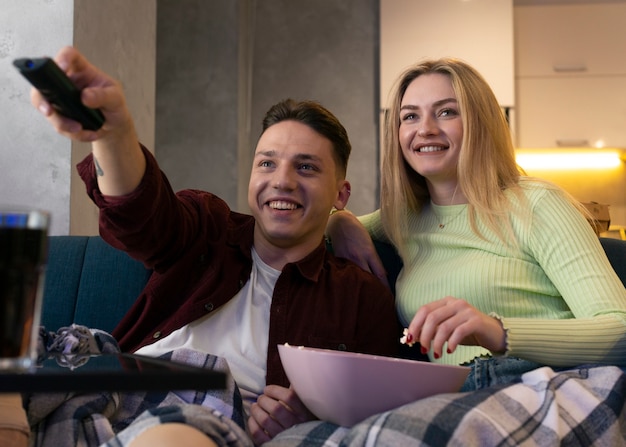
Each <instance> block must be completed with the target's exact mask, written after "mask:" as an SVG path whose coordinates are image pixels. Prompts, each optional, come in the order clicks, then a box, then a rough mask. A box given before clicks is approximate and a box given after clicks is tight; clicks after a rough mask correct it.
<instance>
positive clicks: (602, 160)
mask: <svg viewBox="0 0 626 447" xmlns="http://www.w3.org/2000/svg"><path fill="white" fill-rule="evenodd" d="M620 156H621V153H620V152H619V151H618V150H546V149H535V150H524V149H518V150H517V155H516V159H517V164H518V165H520V166H521V167H522V168H523V169H525V170H530V171H532V170H550V171H554V170H574V169H611V168H617V167H618V166H619V165H620V164H621V163H622V160H621V158H620Z"/></svg>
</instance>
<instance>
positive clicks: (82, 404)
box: [24, 326, 252, 447]
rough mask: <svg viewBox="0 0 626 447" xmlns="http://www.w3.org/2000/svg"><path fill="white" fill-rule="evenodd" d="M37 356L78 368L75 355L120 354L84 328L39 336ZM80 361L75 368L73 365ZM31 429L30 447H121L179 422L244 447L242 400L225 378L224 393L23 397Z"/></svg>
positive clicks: (206, 359)
mask: <svg viewBox="0 0 626 447" xmlns="http://www.w3.org/2000/svg"><path fill="white" fill-rule="evenodd" d="M39 350H40V355H45V354H46V353H47V352H62V353H65V354H66V362H67V365H66V366H68V367H71V368H76V367H80V366H81V365H80V361H84V359H83V357H78V356H76V357H74V355H75V354H85V353H92V354H93V353H100V352H103V353H113V352H119V348H118V346H117V343H116V342H115V340H114V339H113V337H111V336H110V335H109V334H108V333H106V332H102V331H97V330H89V329H87V328H85V327H83V326H71V327H68V328H62V329H60V330H59V331H57V332H54V333H52V332H46V331H45V330H43V329H42V330H41V331H40V338H39ZM74 358H76V359H81V360H80V361H79V362H78V363H76V362H74V361H73V359H74ZM161 358H166V359H170V360H173V361H177V362H182V363H186V364H189V365H193V366H198V367H202V368H210V369H217V370H221V371H226V372H228V364H227V363H226V361H225V360H224V359H222V358H220V357H215V356H212V355H208V354H202V353H198V352H196V351H191V350H182V349H181V350H176V351H175V352H171V353H169V354H167V355H164V356H162V357H161ZM24 403H25V407H26V410H27V415H28V419H29V423H30V426H31V437H30V446H31V447H65V446H67V447H75V446H85V447H91V446H94V447H95V446H106V447H120V446H125V445H128V443H129V442H130V441H131V440H132V439H133V438H134V437H136V436H137V435H138V434H139V433H141V432H142V431H143V430H145V429H146V428H148V427H151V426H155V425H159V424H162V423H164V422H182V423H185V424H189V425H191V426H194V427H196V428H197V429H199V430H201V431H202V432H204V433H206V434H207V435H208V436H210V437H211V438H212V439H213V440H214V441H215V442H216V443H217V444H218V445H219V446H232V447H248V446H252V442H251V440H250V438H249V437H248V435H247V434H246V431H245V419H244V412H243V406H242V400H241V395H240V394H239V390H238V388H237V386H236V384H235V382H234V381H233V379H232V377H231V376H230V374H228V379H227V387H226V389H224V390H209V391H196V392H193V391H187V392H163V393H156V392H149V393H146V392H137V393H115V392H102V393H97V394H75V393H67V394H31V395H25V396H24Z"/></svg>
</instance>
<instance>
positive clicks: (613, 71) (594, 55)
mask: <svg viewBox="0 0 626 447" xmlns="http://www.w3.org/2000/svg"><path fill="white" fill-rule="evenodd" d="M514 15H515V58H516V70H515V72H516V77H515V83H516V114H515V116H516V126H515V128H516V135H517V138H516V145H517V146H518V147H525V148H532V147H558V146H590V147H594V146H596V147H600V146H604V147H626V58H624V57H623V55H624V54H626V26H625V25H626V3H598V4H580V5H540V6H519V7H516V8H515V12H514Z"/></svg>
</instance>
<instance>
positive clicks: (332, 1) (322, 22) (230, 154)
mask: <svg viewBox="0 0 626 447" xmlns="http://www.w3.org/2000/svg"><path fill="white" fill-rule="evenodd" d="M378 15H379V11H378V0H342V1H336V0H316V1H315V2H311V1H308V0H262V1H256V0H238V1H233V0H212V1H210V2H206V1H202V0H183V1H181V0H159V3H158V33H157V34H158V38H157V39H158V45H157V92H158V93H157V116H156V121H157V125H156V147H155V153H156V156H157V159H158V160H159V163H160V165H161V168H162V169H163V170H164V171H165V172H166V174H167V175H168V177H169V179H170V181H171V183H172V186H173V187H174V189H181V188H188V187H193V188H200V189H205V190H209V191H212V192H214V193H216V194H218V195H219V196H221V197H222V198H224V199H225V200H226V201H227V202H228V203H229V204H230V206H231V207H232V208H234V209H237V210H240V211H244V212H245V211H247V210H248V208H247V200H246V197H247V187H248V178H249V171H250V167H251V162H252V157H251V156H252V154H253V149H254V146H255V144H256V140H257V138H258V135H259V133H260V130H261V119H262V117H263V115H264V114H265V111H266V110H267V109H268V108H269V107H270V106H271V105H272V104H274V103H275V102H277V101H279V100H281V99H283V98H286V97H292V98H295V99H315V100H318V101H320V102H321V103H322V104H324V105H325V106H326V107H328V108H329V109H330V110H331V111H332V112H333V113H335V114H336V115H337V116H338V118H339V119H340V120H341V121H342V122H343V124H344V125H345V126H346V129H347V130H348V134H349V136H350V139H351V141H352V145H353V153H352V156H351V160H350V165H349V169H348V179H349V180H350V181H351V183H352V186H353V188H352V191H353V193H352V198H351V201H350V204H349V208H350V209H352V210H353V211H355V212H356V213H364V212H368V211H372V210H373V209H375V208H376V207H377V203H378V106H377V98H378V90H377V88H378V87H377V86H378Z"/></svg>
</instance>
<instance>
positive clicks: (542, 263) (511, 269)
mask: <svg viewBox="0 0 626 447" xmlns="http://www.w3.org/2000/svg"><path fill="white" fill-rule="evenodd" d="M523 185H524V193H525V195H526V198H527V200H528V203H527V204H526V206H530V207H531V210H530V211H528V212H526V213H520V212H512V213H511V214H510V216H511V222H512V224H513V229H514V232H515V235H516V237H517V239H518V246H517V247H515V246H511V245H507V244H504V243H502V242H501V241H500V240H498V238H497V237H495V236H494V235H492V234H491V232H489V231H488V230H487V229H486V227H485V226H484V225H481V224H480V223H479V225H478V228H479V230H481V233H482V234H483V236H485V239H481V238H480V237H479V236H478V235H476V234H475V233H474V232H473V231H472V229H471V227H470V224H469V219H468V211H467V205H451V206H437V205H434V204H430V205H428V206H426V207H425V208H424V210H423V211H422V213H420V214H419V215H417V214H413V215H411V216H410V217H409V230H410V234H411V237H410V239H409V241H408V246H407V248H408V250H407V259H404V260H403V261H404V268H403V270H402V272H401V273H400V276H399V277H398V281H397V283H396V295H397V298H396V300H397V308H398V313H399V316H400V319H401V321H402V322H403V324H404V325H405V326H408V323H409V322H410V320H411V319H412V318H413V316H414V315H415V312H416V311H417V309H418V308H419V307H420V306H421V305H423V304H426V303H428V302H430V301H434V300H438V299H441V298H443V297H445V296H453V297H456V298H462V299H464V300H466V301H468V302H469V303H470V304H471V305H472V306H474V307H476V308H478V309H479V310H481V311H482V312H484V313H487V314H489V313H495V314H497V315H498V316H500V317H501V318H502V322H503V324H504V327H505V328H506V329H507V331H508V336H507V344H508V350H507V355H511V356H518V357H522V358H525V359H527V360H531V361H536V362H539V363H542V364H546V365H550V366H570V365H578V364H583V363H609V364H618V365H626V289H625V288H624V286H623V285H622V283H621V281H620V280H619V278H618V277H617V275H616V274H615V272H614V271H613V269H612V268H611V265H610V263H609V262H608V259H607V258H606V255H605V253H604V250H603V249H602V246H601V245H600V243H599V241H598V239H597V237H596V236H595V234H594V233H593V230H592V229H591V226H590V225H589V223H588V222H587V221H586V220H585V218H584V217H583V216H582V215H581V214H580V213H579V211H578V210H576V209H575V208H574V207H573V206H572V205H571V204H570V203H569V202H567V201H566V200H565V199H564V198H563V197H562V195H561V194H560V193H558V192H556V191H553V190H549V189H545V188H544V187H543V186H541V185H539V184H536V183H532V182H524V183H523ZM510 197H511V201H512V203H513V204H514V205H513V210H519V209H523V208H521V207H522V206H523V205H521V204H520V203H519V202H518V200H517V199H516V198H514V197H513V195H512V194H511V195H510ZM361 221H362V223H363V224H364V225H365V226H366V228H367V229H368V231H369V232H370V234H371V235H372V236H373V237H375V238H379V239H380V238H384V232H383V230H382V224H381V222H380V214H379V212H375V213H372V214H370V215H367V216H363V217H362V218H361ZM440 224H443V228H440ZM485 354H489V352H488V351H486V350H485V349H483V348H480V347H473V346H460V347H459V348H458V349H457V350H456V351H455V352H454V353H452V354H445V352H444V354H443V356H442V358H440V359H434V358H431V360H432V361H435V362H439V363H446V364H460V363H464V362H467V361H470V360H472V359H473V358H474V357H476V356H479V355H485Z"/></svg>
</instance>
